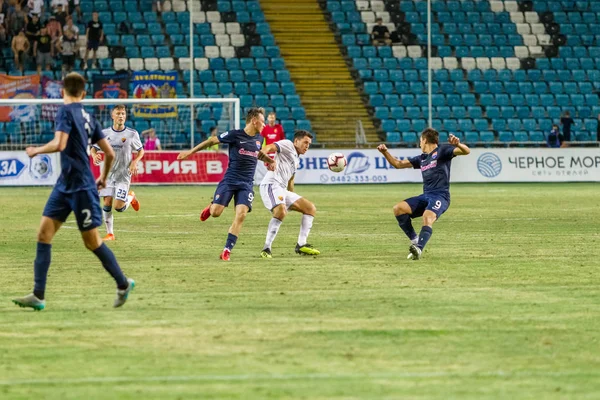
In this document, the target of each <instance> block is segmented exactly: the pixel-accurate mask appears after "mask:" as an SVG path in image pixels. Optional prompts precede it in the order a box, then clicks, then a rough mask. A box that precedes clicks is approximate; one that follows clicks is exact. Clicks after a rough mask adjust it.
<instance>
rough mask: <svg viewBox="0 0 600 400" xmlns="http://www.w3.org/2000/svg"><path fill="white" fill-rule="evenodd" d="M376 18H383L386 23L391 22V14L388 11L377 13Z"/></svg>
mask: <svg viewBox="0 0 600 400" xmlns="http://www.w3.org/2000/svg"><path fill="white" fill-rule="evenodd" d="M375 17H376V18H381V19H382V20H383V22H384V23H387V22H390V21H391V19H390V13H389V12H387V11H378V12H376V13H375Z"/></svg>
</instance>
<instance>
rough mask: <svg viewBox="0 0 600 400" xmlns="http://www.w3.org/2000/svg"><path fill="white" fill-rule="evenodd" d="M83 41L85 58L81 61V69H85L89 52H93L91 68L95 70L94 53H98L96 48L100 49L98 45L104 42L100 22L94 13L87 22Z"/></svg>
mask: <svg viewBox="0 0 600 400" xmlns="http://www.w3.org/2000/svg"><path fill="white" fill-rule="evenodd" d="M85 39H86V42H87V45H86V49H85V57H84V60H83V69H87V67H88V65H87V61H88V55H89V53H90V50H92V52H93V55H92V57H93V61H92V67H93V68H96V67H97V65H96V52H97V51H98V47H100V43H101V42H102V41H103V40H104V30H103V29H102V22H100V21H99V20H98V13H97V12H96V11H94V12H93V13H92V20H91V21H90V22H88V24H87V29H86V31H85Z"/></svg>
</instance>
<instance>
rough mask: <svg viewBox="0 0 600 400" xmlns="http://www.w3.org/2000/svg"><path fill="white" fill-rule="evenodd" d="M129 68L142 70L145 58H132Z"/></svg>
mask: <svg viewBox="0 0 600 400" xmlns="http://www.w3.org/2000/svg"><path fill="white" fill-rule="evenodd" d="M129 68H130V69H131V70H132V71H141V70H143V69H144V59H142V58H130V59H129Z"/></svg>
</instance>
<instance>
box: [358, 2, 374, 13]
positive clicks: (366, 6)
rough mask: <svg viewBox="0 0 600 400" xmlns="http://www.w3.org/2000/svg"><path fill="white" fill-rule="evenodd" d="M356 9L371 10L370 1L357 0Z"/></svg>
mask: <svg viewBox="0 0 600 400" xmlns="http://www.w3.org/2000/svg"><path fill="white" fill-rule="evenodd" d="M356 9H357V10H358V11H367V10H370V9H371V7H370V6H369V2H368V1H365V0H356Z"/></svg>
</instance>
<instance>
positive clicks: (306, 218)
mask: <svg viewBox="0 0 600 400" xmlns="http://www.w3.org/2000/svg"><path fill="white" fill-rule="evenodd" d="M314 219H315V217H313V216H312V215H308V214H304V215H302V222H301V223H300V234H299V235H298V244H299V245H300V246H304V245H305V244H306V239H307V238H308V234H309V233H310V228H312V224H313V220H314Z"/></svg>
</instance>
